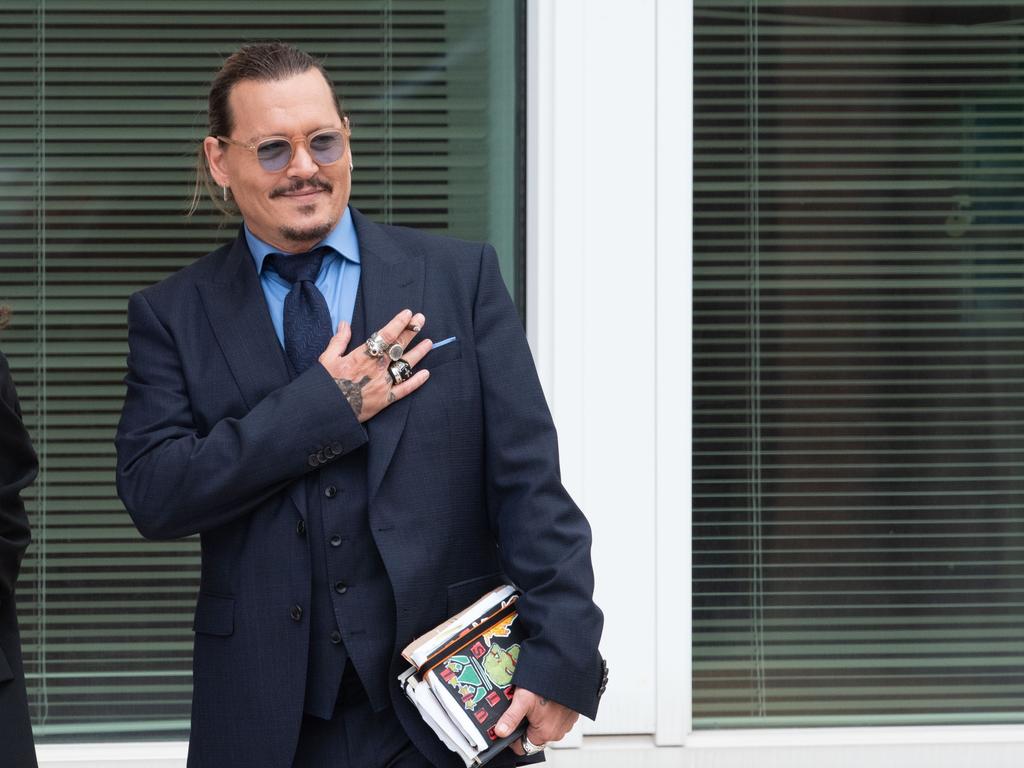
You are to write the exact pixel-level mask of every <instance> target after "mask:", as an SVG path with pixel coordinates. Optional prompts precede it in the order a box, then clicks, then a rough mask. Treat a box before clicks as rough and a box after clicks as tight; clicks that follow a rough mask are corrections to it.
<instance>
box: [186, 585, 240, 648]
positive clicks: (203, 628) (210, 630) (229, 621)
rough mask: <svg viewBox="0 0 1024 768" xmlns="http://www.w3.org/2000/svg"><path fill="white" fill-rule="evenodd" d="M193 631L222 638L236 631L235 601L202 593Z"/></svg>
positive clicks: (198, 602) (197, 604)
mask: <svg viewBox="0 0 1024 768" xmlns="http://www.w3.org/2000/svg"><path fill="white" fill-rule="evenodd" d="M192 631H193V632H197V633H199V634H203V635H218V636H220V637H227V636H228V635H230V634H231V633H232V632H234V631H235V599H234V598H233V597H221V596H220V595H211V594H208V593H205V592H200V593H199V600H198V601H197V602H196V617H195V621H193V622H192Z"/></svg>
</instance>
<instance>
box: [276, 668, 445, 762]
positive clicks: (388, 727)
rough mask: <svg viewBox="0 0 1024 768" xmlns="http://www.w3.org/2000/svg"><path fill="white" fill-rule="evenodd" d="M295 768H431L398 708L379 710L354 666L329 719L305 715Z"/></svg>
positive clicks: (346, 678)
mask: <svg viewBox="0 0 1024 768" xmlns="http://www.w3.org/2000/svg"><path fill="white" fill-rule="evenodd" d="M293 766H294V768H324V766H330V768H432V767H431V763H430V762H429V761H428V760H427V758H425V757H424V756H423V755H422V754H421V753H420V752H419V751H418V750H417V749H416V747H414V746H413V745H412V742H410V741H409V737H408V736H407V735H406V733H405V730H404V729H403V728H402V725H401V723H399V722H398V717H397V716H396V715H395V710H394V709H392V708H391V707H390V706H389V707H387V708H386V709H384V710H383V711H381V712H374V711H373V707H371V706H370V700H369V698H368V697H367V695H366V690H365V689H364V688H363V685H362V683H360V682H359V677H358V675H356V673H355V670H354V668H353V666H352V664H351V663H349V664H348V665H347V667H346V669H345V674H344V676H343V677H342V680H341V693H340V695H339V696H338V702H337V704H336V705H335V708H334V716H333V717H332V718H331V719H330V720H322V719H320V718H319V717H313V716H312V715H305V714H304V715H303V716H302V730H301V731H300V732H299V746H298V749H297V750H296V753H295V761H294V763H293Z"/></svg>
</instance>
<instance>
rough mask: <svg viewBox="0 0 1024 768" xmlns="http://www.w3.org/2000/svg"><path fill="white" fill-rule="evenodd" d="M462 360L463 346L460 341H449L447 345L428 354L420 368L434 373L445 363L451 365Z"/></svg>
mask: <svg viewBox="0 0 1024 768" xmlns="http://www.w3.org/2000/svg"><path fill="white" fill-rule="evenodd" d="M461 358H462V345H461V344H459V340H458V339H456V340H455V341H449V342H448V343H447V344H445V345H444V346H441V347H437V348H435V349H431V350H430V351H429V352H427V356H426V357H424V358H423V360H422V362H420V366H422V367H424V368H426V369H427V370H428V371H432V370H434V369H435V368H440V367H441V366H442V365H444V364H445V363H451V362H454V361H456V360H459V359H461Z"/></svg>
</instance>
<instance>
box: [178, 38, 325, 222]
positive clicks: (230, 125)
mask: <svg viewBox="0 0 1024 768" xmlns="http://www.w3.org/2000/svg"><path fill="white" fill-rule="evenodd" d="M311 69H315V70H317V71H318V72H319V73H320V74H321V75H323V78H324V80H326V81H327V86H328V87H329V88H330V89H331V93H332V94H334V106H335V108H336V109H337V110H338V116H339V117H341V118H342V119H344V117H345V113H344V112H343V111H342V108H341V99H340V98H339V96H338V92H337V91H336V90H335V89H334V83H332V82H331V78H330V75H328V74H327V70H326V69H324V65H323V63H321V62H320V61H318V60H317V59H314V58H313V57H312V56H310V55H309V54H308V53H306V52H305V51H301V50H299V49H298V48H296V47H294V46H292V45H289V44H288V43H282V42H279V41H267V42H255V43H246V44H245V45H243V46H242V47H241V48H239V49H238V50H237V51H235V52H234V53H232V54H231V55H230V56H228V58H227V59H226V60H225V61H224V64H223V66H221V68H220V71H218V72H217V74H216V75H214V78H213V82H211V83H210V94H209V97H208V101H209V106H208V108H207V125H208V129H209V133H208V134H207V135H209V136H230V135H231V131H233V130H234V128H235V125H234V117H233V116H232V114H231V107H230V105H229V104H228V98H229V97H230V96H231V89H232V88H234V87H235V86H236V85H237V84H238V83H240V82H241V81H242V80H256V81H260V82H270V81H274V80H286V79H287V78H289V77H294V76H295V75H301V74H302V73H304V72H308V71H309V70H311ZM203 188H205V189H206V193H207V195H208V196H209V198H210V200H212V201H213V204H214V206H216V207H217V208H218V209H219V210H220V211H221V212H222V213H224V214H227V215H234V214H236V213H238V209H237V208H236V207H235V205H234V203H233V202H229V201H227V200H222V199H221V198H219V197H218V196H217V191H218V190H217V185H216V184H214V182H213V178H212V177H211V176H210V169H209V168H207V166H206V153H205V152H204V151H203V144H202V142H200V143H199V147H198V148H197V151H196V180H195V187H194V189H193V191H192V203H191V205H190V206H189V209H188V215H189V216H191V215H192V214H193V213H195V212H196V209H197V208H198V207H199V198H200V197H201V195H202V189H203Z"/></svg>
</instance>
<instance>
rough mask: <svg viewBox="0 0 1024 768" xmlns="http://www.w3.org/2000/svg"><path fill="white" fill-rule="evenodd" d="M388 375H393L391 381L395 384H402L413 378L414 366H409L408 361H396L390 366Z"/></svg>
mask: <svg viewBox="0 0 1024 768" xmlns="http://www.w3.org/2000/svg"><path fill="white" fill-rule="evenodd" d="M388 373H389V374H391V380H392V381H393V382H394V383H395V384H401V383H402V382H403V381H405V380H407V379H411V378H412V366H411V365H409V361H408V360H395V362H393V363H392V364H391V365H389V366H388Z"/></svg>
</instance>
